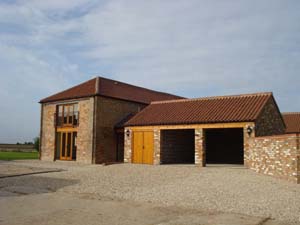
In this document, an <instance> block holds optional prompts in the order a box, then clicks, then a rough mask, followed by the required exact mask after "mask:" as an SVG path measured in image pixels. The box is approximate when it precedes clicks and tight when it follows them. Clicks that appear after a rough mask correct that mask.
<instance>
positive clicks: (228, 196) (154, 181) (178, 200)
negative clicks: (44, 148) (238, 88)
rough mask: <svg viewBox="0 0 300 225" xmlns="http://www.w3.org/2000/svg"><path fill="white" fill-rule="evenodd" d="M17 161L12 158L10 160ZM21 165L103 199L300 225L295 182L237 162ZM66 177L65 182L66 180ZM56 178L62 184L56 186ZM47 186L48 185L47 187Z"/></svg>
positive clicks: (61, 189) (8, 182)
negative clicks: (202, 165) (54, 170)
mask: <svg viewBox="0 0 300 225" xmlns="http://www.w3.org/2000/svg"><path fill="white" fill-rule="evenodd" d="M12 163H16V162H12ZM16 164H18V165H23V166H32V167H41V168H43V167H45V168H58V169H62V170H65V171H62V172H57V173H49V174H42V177H43V179H50V178H51V179H54V180H55V182H50V181H47V182H44V183H43V182H41V181H39V180H38V179H37V178H39V177H40V176H41V175H31V176H30V177H36V181H34V182H40V183H39V186H41V185H44V186H45V188H48V190H53V191H56V192H58V193H60V194H61V193H66V194H76V195H78V196H79V195H81V196H84V197H85V198H91V199H93V198H106V199H113V200H130V201H132V200H133V201H135V202H140V203H142V202H147V203H153V204H157V205H160V206H178V207H184V208H186V209H197V210H202V211H221V212H230V213H241V214H246V215H250V216H261V217H270V218H274V219H276V220H278V221H284V223H285V224H300V185H297V184H292V183H289V182H286V181H283V180H279V179H276V178H273V177H268V176H264V175H260V174H257V173H255V172H253V171H251V170H248V169H245V168H243V167H237V166H208V167H206V168H198V167H195V166H192V165H167V166H148V165H134V164H115V165H110V166H102V165H83V164H78V163H73V162H54V163H53V162H49V163H48V162H40V161H21V162H18V163H16ZM28 177H29V176H27V177H26V176H23V177H18V178H9V179H0V187H1V188H7V187H9V186H10V187H12V186H14V187H18V186H20V185H23V186H24V185H25V186H26V183H28V186H30V185H31V186H32V185H33V184H32V179H29V178H28ZM66 181H68V182H66ZM60 182H65V183H64V184H62V185H58V183H60ZM51 185H52V186H53V187H51Z"/></svg>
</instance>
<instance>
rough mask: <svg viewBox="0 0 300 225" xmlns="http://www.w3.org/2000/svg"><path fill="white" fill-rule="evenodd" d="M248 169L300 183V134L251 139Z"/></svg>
mask: <svg viewBox="0 0 300 225" xmlns="http://www.w3.org/2000/svg"><path fill="white" fill-rule="evenodd" d="M248 143H249V152H248V168H250V169H253V170H255V171H256V172H258V173H263V174H267V175H271V176H275V177H279V178H283V179H286V180H290V181H293V182H296V183H300V165H299V164H300V159H299V157H300V150H299V134H298V135H297V134H286V135H277V136H266V137H256V138H250V139H249V141H248Z"/></svg>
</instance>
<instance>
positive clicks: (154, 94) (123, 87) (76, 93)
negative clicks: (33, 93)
mask: <svg viewBox="0 0 300 225" xmlns="http://www.w3.org/2000/svg"><path fill="white" fill-rule="evenodd" d="M97 80H98V81H97ZM97 85H98V88H96V86H97ZM96 95H100V96H106V97H111V98H117V99H122V100H127V101H133V102H139V103H143V104H150V102H152V101H160V100H171V99H183V97H179V96H176V95H171V94H167V93H163V92H158V91H153V90H150V89H146V88H142V87H137V86H134V85H130V84H126V83H123V82H119V81H115V80H110V79H107V78H103V77H96V78H94V79H91V80H89V81H86V82H84V83H82V84H79V85H77V86H74V87H72V88H69V89H67V90H65V91H62V92H59V93H57V94H54V95H52V96H50V97H47V98H44V99H42V100H41V101H40V103H46V102H54V101H62V100H68V99H77V98H83V97H90V96H96Z"/></svg>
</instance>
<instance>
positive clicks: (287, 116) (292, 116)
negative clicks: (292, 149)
mask: <svg viewBox="0 0 300 225" xmlns="http://www.w3.org/2000/svg"><path fill="white" fill-rule="evenodd" d="M282 116H283V120H284V122H285V125H286V131H285V132H286V133H300V112H289V113H282Z"/></svg>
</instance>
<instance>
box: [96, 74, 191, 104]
mask: <svg viewBox="0 0 300 225" xmlns="http://www.w3.org/2000/svg"><path fill="white" fill-rule="evenodd" d="M96 78H99V79H100V80H101V79H103V80H108V81H112V82H114V83H115V84H118V83H120V84H124V85H127V86H131V87H134V88H139V89H142V90H145V91H148V92H156V93H160V94H164V95H169V96H174V97H178V98H184V97H182V96H179V95H174V94H170V93H167V92H162V91H156V90H152V89H150V88H145V87H141V86H137V85H133V84H129V83H125V82H122V81H118V80H113V79H110V78H106V77H101V76H97V77H96ZM100 82H101V81H100ZM100 82H99V83H100ZM184 99H185V98H184Z"/></svg>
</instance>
